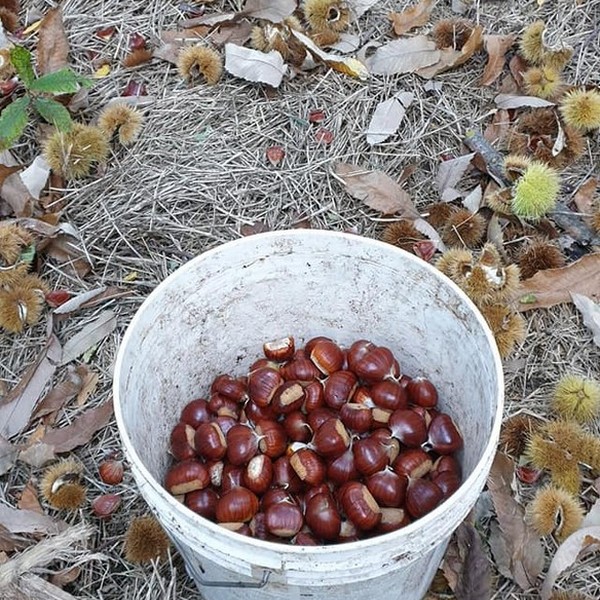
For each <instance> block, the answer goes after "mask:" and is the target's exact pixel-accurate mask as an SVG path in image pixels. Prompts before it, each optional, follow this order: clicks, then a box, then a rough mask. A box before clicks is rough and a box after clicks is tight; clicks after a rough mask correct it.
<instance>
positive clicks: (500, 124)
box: [483, 108, 511, 145]
mask: <svg viewBox="0 0 600 600" xmlns="http://www.w3.org/2000/svg"><path fill="white" fill-rule="evenodd" d="M510 126H511V120H510V114H509V112H508V111H507V110H506V109H504V108H499V109H498V110H497V111H496V112H495V113H494V116H493V117H492V120H491V122H490V123H489V124H488V125H487V127H486V128H485V130H484V132H483V137H484V139H486V140H487V141H488V142H489V143H490V144H492V145H493V144H498V142H501V141H503V140H504V139H505V138H506V136H507V134H508V132H509V131H510Z"/></svg>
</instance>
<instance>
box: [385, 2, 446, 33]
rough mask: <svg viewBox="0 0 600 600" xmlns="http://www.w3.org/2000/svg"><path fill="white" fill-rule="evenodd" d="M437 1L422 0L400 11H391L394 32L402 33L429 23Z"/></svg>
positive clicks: (390, 17)
mask: <svg viewBox="0 0 600 600" xmlns="http://www.w3.org/2000/svg"><path fill="white" fill-rule="evenodd" d="M436 2H437V0H421V2H419V3H418V4H415V5H414V6H410V7H409V8H406V9H404V10H403V11H402V12H400V13H395V12H393V13H390V14H389V15H388V18H389V19H390V21H391V22H392V27H393V28H394V33H395V34H396V35H402V34H404V33H406V32H407V31H410V30H411V29H414V28H415V27H421V26H422V25H427V23H428V21H429V17H430V16H431V11H432V10H433V8H434V6H435V5H436Z"/></svg>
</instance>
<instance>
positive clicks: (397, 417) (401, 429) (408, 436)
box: [388, 408, 427, 448]
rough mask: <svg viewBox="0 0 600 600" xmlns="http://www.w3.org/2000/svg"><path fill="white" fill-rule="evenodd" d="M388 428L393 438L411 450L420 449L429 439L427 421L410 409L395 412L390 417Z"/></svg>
mask: <svg viewBox="0 0 600 600" xmlns="http://www.w3.org/2000/svg"><path fill="white" fill-rule="evenodd" d="M388 427H389V428H390V431H391V432H392V436H393V437H395V438H396V439H398V440H399V441H400V442H402V444H404V445H405V446H408V447H409V448H418V447H419V446H420V445H421V444H423V443H424V442H425V440H426V439H427V426H426V424H425V419H424V418H423V417H422V416H421V415H419V414H417V413H416V412H414V411H412V410H410V409H406V408H399V409H398V410H395V411H394V412H393V413H392V414H391V416H390V420H389V422H388Z"/></svg>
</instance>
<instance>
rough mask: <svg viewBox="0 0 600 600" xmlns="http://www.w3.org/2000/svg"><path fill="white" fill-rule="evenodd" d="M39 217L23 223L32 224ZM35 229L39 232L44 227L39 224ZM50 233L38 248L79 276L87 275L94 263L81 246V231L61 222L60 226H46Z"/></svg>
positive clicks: (25, 224) (26, 225)
mask: <svg viewBox="0 0 600 600" xmlns="http://www.w3.org/2000/svg"><path fill="white" fill-rule="evenodd" d="M36 221H38V223H41V222H40V221H39V219H28V220H27V222H26V223H23V224H24V226H25V227H28V225H31V224H33V223H35V222H36ZM34 229H37V230H38V232H39V231H40V230H42V229H44V227H43V226H41V225H39V224H37V225H36V226H35V227H34ZM46 229H47V231H48V233H49V235H48V236H46V237H45V239H43V240H42V241H41V242H40V243H39V244H38V250H39V251H40V252H43V253H45V254H47V255H48V256H51V257H52V258H54V259H55V260H57V261H58V262H59V263H60V264H61V265H63V266H64V267H68V268H69V270H72V271H73V272H74V273H75V274H77V275H78V276H79V277H85V276H86V275H87V274H88V273H89V272H90V271H91V270H92V265H91V264H90V263H89V262H88V260H87V258H86V255H85V253H84V252H83V250H82V249H81V248H80V246H79V239H80V236H79V232H78V231H77V229H75V227H73V226H72V225H71V224H70V223H61V224H60V225H58V226H47V227H46Z"/></svg>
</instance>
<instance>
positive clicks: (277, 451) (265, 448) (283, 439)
mask: <svg viewBox="0 0 600 600" xmlns="http://www.w3.org/2000/svg"><path fill="white" fill-rule="evenodd" d="M254 431H256V434H257V435H258V438H259V440H258V447H259V449H260V451H261V452H262V453H263V454H266V455H267V456H268V457H269V458H277V457H279V456H281V455H282V454H284V453H285V450H286V447H287V435H286V432H285V429H284V428H283V427H282V426H281V425H280V424H279V423H278V422H277V421H270V420H269V421H267V420H265V421H258V423H257V424H256V427H255V428H254Z"/></svg>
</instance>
